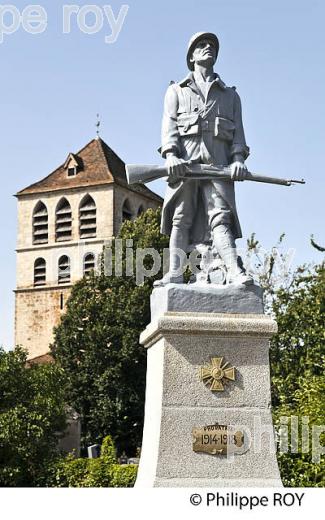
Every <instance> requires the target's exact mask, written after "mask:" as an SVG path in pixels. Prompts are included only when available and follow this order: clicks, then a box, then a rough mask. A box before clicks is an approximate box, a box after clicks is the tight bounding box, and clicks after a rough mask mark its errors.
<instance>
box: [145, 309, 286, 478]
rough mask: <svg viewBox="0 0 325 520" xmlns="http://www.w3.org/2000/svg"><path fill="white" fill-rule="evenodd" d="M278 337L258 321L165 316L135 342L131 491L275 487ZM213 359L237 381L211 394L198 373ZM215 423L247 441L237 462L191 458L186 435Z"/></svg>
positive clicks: (269, 323) (270, 325)
mask: <svg viewBox="0 0 325 520" xmlns="http://www.w3.org/2000/svg"><path fill="white" fill-rule="evenodd" d="M156 316H157V313H156ZM276 330H277V327H276V323H275V322H274V321H273V320H272V319H270V318H269V317H266V316H265V315H263V314H261V313H259V314H256V313H254V314H243V313H242V314H230V313H227V314H223V313H212V312H209V313H202V312H184V311H182V312H177V311H167V312H163V314H161V315H160V316H159V317H156V319H155V320H154V321H152V322H151V324H150V325H149V326H148V327H147V329H146V330H145V331H144V332H143V333H142V335H141V339H140V341H141V343H142V344H143V345H144V346H145V347H146V348H147V349H148V366H147V387H146V405H145V424H144V432H143V443H142V453H141V459H140V466H139V472H138V478H137V482H136V486H141V487H225V486H233V487H236V486H242V487H249V486H254V487H260V486H281V480H280V475H279V470H278V466H277V461H276V456H275V446H274V438H273V428H272V417H271V402H270V376H269V357H268V350H269V338H270V336H271V335H272V334H273V333H274V332H276ZM216 357H218V358H220V357H222V358H223V359H224V361H227V362H228V363H229V366H234V367H235V368H236V379H235V381H231V380H229V381H227V382H226V384H225V389H224V391H218V392H212V391H211V390H210V388H208V387H207V386H206V385H205V384H204V382H202V381H201V380H200V368H201V367H202V366H205V365H208V364H209V363H210V360H211V358H216ZM215 423H219V425H227V426H232V427H234V428H235V430H236V431H237V430H240V431H243V432H244V433H245V443H244V446H243V448H242V450H241V454H234V455H232V456H229V455H220V454H217V455H210V454H207V453H197V452H195V451H193V436H192V429H193V428H200V427H204V426H207V425H214V424H215Z"/></svg>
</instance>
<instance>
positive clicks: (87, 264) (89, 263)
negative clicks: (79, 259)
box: [84, 253, 95, 276]
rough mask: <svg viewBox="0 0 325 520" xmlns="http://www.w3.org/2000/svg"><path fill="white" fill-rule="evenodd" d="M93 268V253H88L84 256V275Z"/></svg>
mask: <svg viewBox="0 0 325 520" xmlns="http://www.w3.org/2000/svg"><path fill="white" fill-rule="evenodd" d="M94 269H95V255H94V254H93V253H88V254H87V255H85V258H84V276H87V275H88V274H89V273H90V272H91V271H93V270H94Z"/></svg>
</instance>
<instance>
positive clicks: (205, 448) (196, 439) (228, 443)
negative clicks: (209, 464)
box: [192, 424, 244, 455]
mask: <svg viewBox="0 0 325 520" xmlns="http://www.w3.org/2000/svg"><path fill="white" fill-rule="evenodd" d="M192 435H193V451H196V452H202V453H209V454H210V455H227V453H236V452H241V451H242V450H240V448H242V447H243V445H244V433H243V432H241V431H235V430H234V429H232V428H229V427H228V426H225V425H222V424H211V425H208V426H203V427H201V428H193V430H192Z"/></svg>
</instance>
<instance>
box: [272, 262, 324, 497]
mask: <svg viewBox="0 0 325 520" xmlns="http://www.w3.org/2000/svg"><path fill="white" fill-rule="evenodd" d="M273 312H274V315H275V318H276V321H277V323H278V328H279V330H278V333H277V334H276V335H275V336H274V337H273V339H272V343H271V349H270V358H271V376H272V400H273V412H274V419H275V424H276V426H277V428H279V424H280V419H281V417H288V418H289V424H288V426H289V435H290V438H291V443H290V451H289V452H288V453H279V457H278V459H279V464H280V468H281V475H282V479H283V481H284V484H285V485H289V486H296V487H298V486H325V457H324V455H323V456H321V457H320V460H319V462H316V461H315V460H313V458H312V456H313V451H315V446H313V439H312V428H313V426H317V425H319V426H322V425H325V376H324V361H325V265H324V263H321V264H320V265H318V266H316V267H315V268H314V269H310V268H307V267H301V268H299V269H298V270H297V271H296V273H295V275H294V276H293V278H292V281H291V284H290V286H289V287H287V288H286V289H279V290H278V291H277V292H276V295H275V298H274V299H273ZM291 417H296V418H297V420H298V433H297V438H298V440H299V442H298V446H297V453H292V436H293V434H294V432H293V429H292V426H291ZM302 418H304V420H305V421H307V422H308V427H309V434H308V438H309V450H308V451H307V452H304V449H303V445H302V440H301V439H302V420H303V419H302ZM324 428H325V427H324ZM324 441H325V434H322V435H321V436H320V443H321V445H323V446H325V443H324Z"/></svg>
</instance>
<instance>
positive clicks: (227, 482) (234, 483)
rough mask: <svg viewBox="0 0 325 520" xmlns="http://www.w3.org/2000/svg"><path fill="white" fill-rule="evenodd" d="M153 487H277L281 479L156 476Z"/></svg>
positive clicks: (280, 484)
mask: <svg viewBox="0 0 325 520" xmlns="http://www.w3.org/2000/svg"><path fill="white" fill-rule="evenodd" d="M155 487H163V488H178V487H181V488H187V487H192V488H194V489H196V488H210V489H215V488H217V489H218V488H227V487H231V488H240V487H242V488H245V487H254V488H259V487H271V488H277V487H282V483H281V481H279V479H253V478H249V477H246V478H244V479H225V478H219V477H217V476H216V477H214V478H211V479H208V478H205V479H203V478H195V479H192V478H156V480H155Z"/></svg>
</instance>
